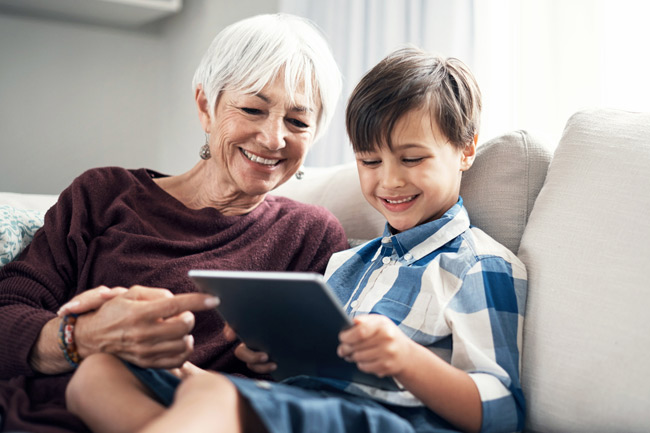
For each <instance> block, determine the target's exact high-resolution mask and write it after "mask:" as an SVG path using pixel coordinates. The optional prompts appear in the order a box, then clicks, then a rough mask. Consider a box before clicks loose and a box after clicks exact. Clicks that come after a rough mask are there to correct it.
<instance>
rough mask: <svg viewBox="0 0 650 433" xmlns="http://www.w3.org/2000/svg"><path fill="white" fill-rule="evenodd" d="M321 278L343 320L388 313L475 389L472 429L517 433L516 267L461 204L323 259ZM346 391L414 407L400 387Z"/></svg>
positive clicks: (520, 416)
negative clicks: (479, 421)
mask: <svg viewBox="0 0 650 433" xmlns="http://www.w3.org/2000/svg"><path fill="white" fill-rule="evenodd" d="M325 275H326V277H327V278H328V283H329V285H330V286H331V287H332V289H333V291H334V293H335V294H336V296H337V297H338V298H339V300H340V301H341V303H342V304H343V305H344V307H345V310H346V311H347V313H348V314H349V315H350V316H351V317H355V316H356V315H359V314H369V313H378V314H383V315H385V316H387V317H389V318H390V319H391V320H393V322H395V324H397V325H398V326H399V328H400V329H401V330H402V331H403V332H404V333H405V334H406V335H407V336H409V337H410V338H411V339H412V340H414V341H415V342H417V343H419V344H421V345H423V346H425V347H427V348H428V349H430V350H431V351H432V352H433V353H435V354H436V355H438V356H440V357H441V358H442V359H444V360H446V361H447V362H449V363H450V364H451V365H453V366H455V367H457V368H459V369H461V370H463V371H466V372H467V373H468V374H469V375H470V377H471V378H472V379H473V380H474V382H475V383H476V386H477V387H478V390H479V392H480V395H481V400H482V406H483V425H482V429H481V430H482V431H492V430H500V431H520V430H523V427H524V415H525V402H524V395H523V393H522V390H521V383H520V371H521V344H522V335H523V334H522V326H523V318H524V307H525V302H526V290H527V281H526V269H525V267H524V265H523V264H522V263H521V261H519V259H518V258H517V257H516V256H515V255H514V254H513V253H512V252H510V251H509V250H508V249H507V248H505V247H504V246H502V245H501V244H499V243H497V242H496V241H495V240H493V239H492V238H491V237H489V236H488V235H487V234H485V233H484V232H483V231H481V230H480V229H478V228H476V227H473V226H471V225H470V222H469V216H468V215H467V211H466V210H465V208H464V206H463V200H462V198H459V200H458V202H457V203H456V204H455V205H454V206H453V207H452V208H451V209H450V210H449V211H447V212H446V213H445V214H444V215H443V216H442V218H440V219H437V220H435V221H431V222H429V223H426V224H422V225H419V226H417V227H414V228H412V229H410V230H407V231H405V232H402V233H398V234H396V235H393V234H391V232H390V231H389V228H388V225H386V228H385V229H384V236H383V237H381V238H378V239H375V240H372V241H370V242H368V243H366V244H364V245H361V246H359V247H356V248H353V249H351V250H347V251H343V252H340V253H336V254H334V255H333V256H332V258H331V259H330V262H329V265H328V268H327V271H326V274H325ZM346 390H347V391H349V392H352V393H355V394H360V395H366V396H370V397H372V398H374V399H377V400H381V401H384V402H388V403H392V404H397V405H402V406H417V405H422V403H421V402H420V401H419V400H417V399H416V398H415V397H414V396H413V395H412V394H411V393H410V392H408V391H401V392H395V391H385V390H380V389H376V388H372V387H369V386H365V385H360V384H349V385H348V386H347V388H346Z"/></svg>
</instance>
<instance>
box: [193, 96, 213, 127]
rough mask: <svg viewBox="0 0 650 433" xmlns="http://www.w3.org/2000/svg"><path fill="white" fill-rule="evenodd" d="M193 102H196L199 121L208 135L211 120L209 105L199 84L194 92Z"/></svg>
mask: <svg viewBox="0 0 650 433" xmlns="http://www.w3.org/2000/svg"><path fill="white" fill-rule="evenodd" d="M194 100H195V101H196V109H197V111H198V113H199V121H200V122H201V126H202V127H203V131H205V133H206V134H209V133H210V123H211V119H212V111H211V110H210V103H209V102H208V98H207V96H206V95H205V92H204V91H203V86H202V85H201V84H199V85H198V86H196V90H195V91H194Z"/></svg>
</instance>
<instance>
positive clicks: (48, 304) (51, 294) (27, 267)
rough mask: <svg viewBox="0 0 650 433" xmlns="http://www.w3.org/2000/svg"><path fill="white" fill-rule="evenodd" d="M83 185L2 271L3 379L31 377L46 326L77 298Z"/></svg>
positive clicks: (63, 198) (71, 190)
mask: <svg viewBox="0 0 650 433" xmlns="http://www.w3.org/2000/svg"><path fill="white" fill-rule="evenodd" d="M85 196H86V197H87V194H84V191H83V182H82V181H81V180H80V179H79V178H78V179H77V180H75V182H73V184H72V185H71V186H70V187H68V188H67V189H66V190H65V191H63V192H62V193H61V195H60V197H59V200H58V202H57V203H56V204H55V205H54V206H53V207H52V208H50V210H49V211H48V212H47V213H46V215H45V224H44V226H43V227H42V228H40V229H39V230H38V231H37V232H36V234H35V236H34V239H33V240H32V242H31V244H30V245H29V246H28V247H27V248H26V249H25V251H23V253H22V254H21V256H20V257H19V258H18V259H17V260H15V261H13V262H11V263H9V264H7V265H5V266H4V267H3V268H1V269H0V347H3V348H4V349H3V350H2V351H0V379H6V378H10V377H13V376H18V375H32V374H34V372H33V370H32V369H31V367H30V365H29V355H30V351H31V348H32V346H33V345H34V343H35V342H36V340H37V338H38V336H39V333H40V331H41V329H42V328H43V326H44V325H45V323H47V322H48V321H49V320H51V319H52V318H53V317H55V316H56V311H57V310H58V308H59V307H60V306H61V305H63V303H65V301H67V300H68V299H70V298H71V297H72V296H74V295H75V294H76V283H75V281H76V279H77V273H78V272H79V269H81V267H83V261H84V257H85V254H86V241H85V240H86V239H87V238H88V236H87V233H88V227H86V223H87V221H88V217H87V209H88V208H89V207H90V206H89V205H88V204H87V203H84V199H83V198H84V197H85Z"/></svg>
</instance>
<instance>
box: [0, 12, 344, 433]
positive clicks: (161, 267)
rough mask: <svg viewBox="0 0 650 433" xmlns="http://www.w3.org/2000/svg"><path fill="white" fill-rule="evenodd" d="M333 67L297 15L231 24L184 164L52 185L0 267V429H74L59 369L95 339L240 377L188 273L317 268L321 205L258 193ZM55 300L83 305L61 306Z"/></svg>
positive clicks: (158, 359) (313, 135)
mask: <svg viewBox="0 0 650 433" xmlns="http://www.w3.org/2000/svg"><path fill="white" fill-rule="evenodd" d="M340 81H341V79H340V74H339V72H338V69H337V67H336V63H335V62H334V60H333V57H332V55H331V53H330V51H329V48H328V46H327V44H326V42H325V41H324V39H323V38H322V36H321V35H320V34H319V33H318V32H317V31H316V30H315V28H314V27H313V26H312V25H311V24H310V23H308V22H307V21H305V20H303V19H300V18H297V17H292V16H287V15H262V16H257V17H253V18H249V19H246V20H243V21H241V22H238V23H235V24H233V25H231V26H229V27H227V28H226V29H224V30H223V31H222V32H220V33H219V35H217V37H216V38H215V40H214V41H213V42H212V44H211V45H210V47H209V48H208V51H207V52H206V53H205V55H204V57H203V59H202V60H201V63H200V65H199V67H198V69H197V71H196V74H195V76H194V81H193V88H194V96H195V100H196V107H197V111H198V115H199V120H200V123H201V126H202V128H203V130H204V132H205V137H206V138H205V144H203V146H202V147H201V149H200V157H201V159H200V160H199V162H198V163H197V164H196V165H195V166H194V167H193V168H192V169H190V170H189V171H188V172H187V173H184V174H181V175H178V176H166V175H163V174H160V173H157V172H155V171H152V170H148V169H138V170H125V169H121V168H115V167H111V168H99V169H93V170H89V171H87V172H86V173H84V174H82V175H81V176H79V177H78V178H77V179H75V181H74V182H73V183H72V184H71V185H70V186H69V187H68V188H67V189H66V190H65V191H63V192H62V193H61V195H60V198H59V201H58V203H57V204H56V205H55V206H54V207H53V208H52V209H50V210H49V211H48V213H47V215H46V218H45V225H44V227H43V228H42V229H41V230H39V232H37V234H36V236H35V237H34V240H33V242H32V243H31V245H30V246H29V247H28V249H27V250H26V251H25V252H24V253H23V254H22V256H21V257H20V258H19V259H18V260H16V261H14V262H12V263H10V264H8V265H6V266H5V267H4V268H2V270H0V326H1V328H2V331H0V345H1V346H2V348H3V349H2V351H0V378H1V379H2V381H1V382H0V414H1V415H0V416H1V417H2V423H3V425H2V427H1V428H0V429H5V430H24V431H39V432H45V431H52V432H54V431H57V432H60V431H83V430H85V429H86V427H85V426H84V425H83V424H82V423H81V422H80V421H79V420H78V419H77V418H75V417H74V416H72V415H71V414H70V413H68V412H67V411H65V410H64V408H63V404H64V403H63V402H64V392H65V387H66V384H67V383H68V380H69V378H70V375H71V372H72V371H73V369H74V367H75V366H76V365H77V364H78V363H79V362H83V359H84V358H85V357H87V356H89V355H91V354H93V353H97V352H104V353H111V354H113V355H116V356H118V357H119V358H121V359H123V360H125V361H129V362H131V363H133V364H135V365H138V366H140V367H158V368H174V367H178V366H180V365H182V364H183V362H184V361H186V360H188V359H189V360H190V361H191V362H193V363H194V364H196V365H199V366H201V367H203V368H208V369H214V370H220V371H225V372H230V373H235V374H242V375H247V376H252V375H254V373H253V372H252V371H251V370H249V369H248V368H247V367H246V365H245V364H244V362H242V361H240V360H239V359H238V358H237V357H236V356H235V355H234V349H235V347H237V345H238V342H236V341H230V340H229V339H227V338H225V337H224V336H223V333H222V330H223V328H224V324H223V322H222V321H221V320H220V318H219V316H218V315H217V313H216V312H215V311H214V309H213V308H212V307H214V305H215V304H214V302H213V298H210V297H207V296H206V295H203V294H199V293H196V289H195V288H194V286H193V284H192V283H191V281H190V280H189V279H188V277H187V272H188V270H190V269H193V268H203V269H207V268H211V269H238V270H245V269H252V270H283V271H286V270H295V271H314V272H321V273H322V272H323V271H324V270H325V266H326V264H327V261H328V259H329V257H330V255H331V254H332V253H333V252H335V251H338V250H341V249H343V248H346V247H347V241H346V239H345V234H344V232H343V229H342V227H341V226H340V224H339V223H338V221H337V220H336V219H335V218H334V217H333V216H332V215H331V214H330V213H328V212H327V211H326V210H324V209H322V208H319V207H315V206H311V205H305V204H301V203H297V202H294V201H291V200H289V199H285V198H280V197H274V196H272V195H268V193H269V192H270V191H271V190H273V189H274V188H275V187H277V186H278V185H280V184H282V183H284V182H286V181H287V180H288V179H289V178H290V177H291V176H293V175H294V174H296V172H297V171H298V170H299V168H300V166H301V164H302V162H303V160H304V158H305V154H306V152H307V150H308V149H309V148H310V146H311V145H312V143H313V142H314V141H315V140H316V139H317V138H318V137H319V136H321V135H322V133H323V131H324V129H325V128H326V126H327V124H328V123H329V121H330V119H331V116H332V112H333V110H334V107H335V105H336V101H337V98H338V95H339V93H340ZM127 287H128V288H129V289H126V288H127ZM62 307H65V308H64V310H65V311H66V312H73V313H83V314H79V315H78V317H75V315H74V314H67V315H65V316H64V317H63V318H61V317H59V316H57V311H58V310H60V309H61V308H62ZM192 311H194V312H196V314H193V313H192ZM59 340H60V341H59ZM115 415H118V416H119V414H115ZM55 425H56V426H57V427H55Z"/></svg>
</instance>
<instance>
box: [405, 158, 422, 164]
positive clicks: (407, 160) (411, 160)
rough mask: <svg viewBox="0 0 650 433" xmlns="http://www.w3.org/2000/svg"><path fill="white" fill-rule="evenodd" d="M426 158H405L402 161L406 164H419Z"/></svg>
mask: <svg viewBox="0 0 650 433" xmlns="http://www.w3.org/2000/svg"><path fill="white" fill-rule="evenodd" d="M423 159H424V158H403V159H402V161H404V162H405V163H406V164H417V163H418V162H421V161H422V160H423Z"/></svg>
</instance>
